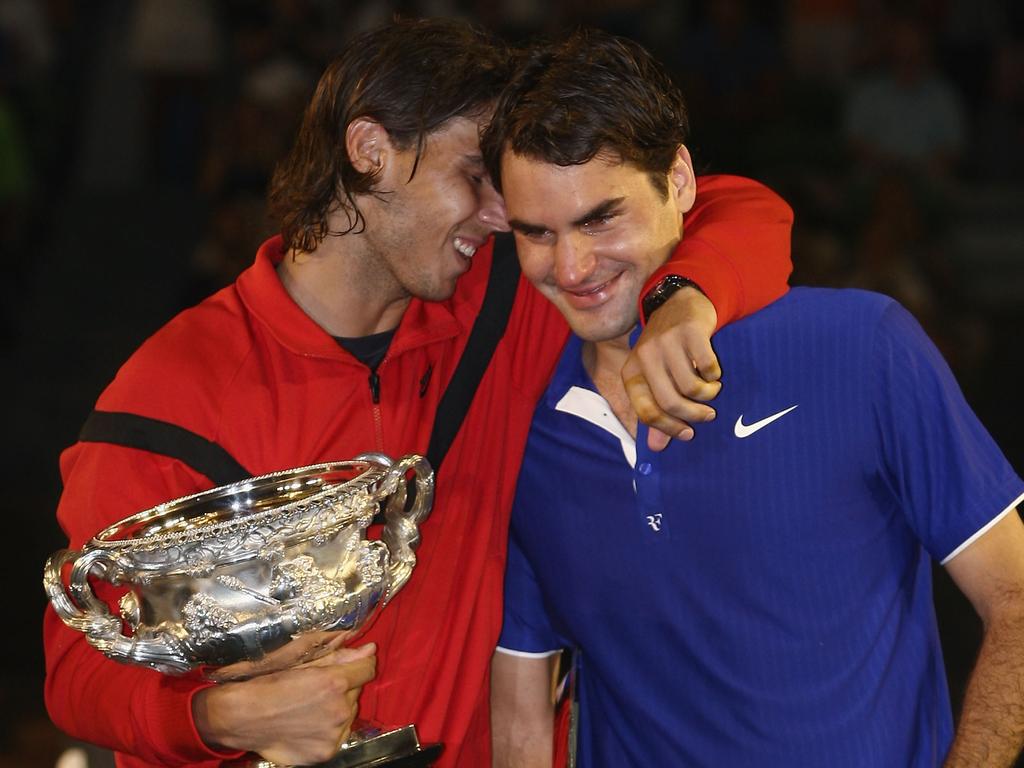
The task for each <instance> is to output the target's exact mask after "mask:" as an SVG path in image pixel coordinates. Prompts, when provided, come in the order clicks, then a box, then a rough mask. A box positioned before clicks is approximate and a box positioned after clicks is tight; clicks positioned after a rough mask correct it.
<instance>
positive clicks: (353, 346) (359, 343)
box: [334, 328, 395, 371]
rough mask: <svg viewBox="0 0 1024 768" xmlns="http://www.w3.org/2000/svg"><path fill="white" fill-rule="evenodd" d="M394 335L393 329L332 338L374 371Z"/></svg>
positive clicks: (385, 353)
mask: <svg viewBox="0 0 1024 768" xmlns="http://www.w3.org/2000/svg"><path fill="white" fill-rule="evenodd" d="M394 337H395V329H394V328H392V329H391V330H390V331H384V332H383V333H371V334H370V335H369V336H352V337H347V336H335V337H334V340H335V341H336V342H338V344H340V345H341V348H342V349H344V350H345V351H346V352H348V353H349V354H350V355H352V357H354V358H355V359H356V360H358V361H359V362H361V363H362V364H363V365H365V366H366V367H367V368H369V369H370V370H371V371H376V370H377V366H378V365H380V363H381V361H382V360H383V359H384V356H385V355H387V353H388V347H390V346H391V339H393V338H394Z"/></svg>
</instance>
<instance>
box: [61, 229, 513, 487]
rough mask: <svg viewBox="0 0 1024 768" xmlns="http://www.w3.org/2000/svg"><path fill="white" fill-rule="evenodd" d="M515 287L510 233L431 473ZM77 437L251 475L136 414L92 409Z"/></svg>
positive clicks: (445, 403)
mask: <svg viewBox="0 0 1024 768" xmlns="http://www.w3.org/2000/svg"><path fill="white" fill-rule="evenodd" d="M518 285H519V261H518V260H517V259H516V255H515V251H514V249H513V243H512V236H511V235H508V234H498V235H496V236H495V238H494V257H493V260H492V264H491V274H490V277H489V278H488V281H487V291H486V293H485V294H484V302H483V306H482V307H481V309H480V314H479V315H478V316H477V319H476V322H474V323H473V330H472V331H470V334H469V340H468V341H467V342H466V349H465V350H464V351H463V353H462V357H461V358H460V359H459V364H458V365H457V366H456V368H455V373H454V374H453V375H452V380H451V381H450V382H449V383H448V388H447V389H445V391H444V394H443V395H442V396H441V402H440V404H439V405H438V407H437V414H436V416H435V417H434V429H433V432H432V433H431V435H430V446H429V447H428V448H427V459H428V460H429V461H430V465H431V466H432V467H434V470H435V472H436V471H437V470H438V468H439V467H440V466H441V462H442V461H444V457H445V455H446V454H447V453H448V448H449V447H450V446H451V444H452V440H454V439H455V435H456V434H458V431H459V427H460V426H461V425H462V422H463V420H464V419H465V417H466V411H468V410H469V404H470V403H471V402H472V401H473V395H474V394H475V393H476V389H477V387H478V386H479V384H480V379H482V378H483V375H484V371H486V370H487V365H488V364H489V363H490V361H491V357H492V356H493V354H494V349H495V347H496V346H497V345H498V341H500V340H501V337H502V335H504V333H505V327H506V326H507V325H508V318H509V314H510V313H511V311H512V303H513V301H514V299H515V295H516V288H517V286H518ZM78 439H79V440H81V441H83V442H92V443H112V444H114V445H121V446H125V447H127V448H138V449H139V450H143V451H149V452H151V453H158V454H161V455H163V456H169V457H171V458H174V459H178V460H179V461H182V462H184V463H185V464H187V465H188V466H190V467H191V468H192V469H194V470H195V471H197V472H200V473H201V474H203V475H206V477H208V478H209V479H210V480H212V481H213V483H214V484H215V485H227V484H228V483H234V482H237V481H238V480H244V479H245V478H247V477H251V476H252V473H251V472H249V471H248V470H247V469H246V468H245V467H243V466H242V465H241V464H239V463H238V461H236V460H235V458H234V457H233V456H232V455H231V454H230V453H228V452H227V451H226V450H224V448H223V447H222V446H220V445H218V444H217V443H215V442H212V441H210V440H207V439H206V438H205V437H202V436H200V435H197V434H196V433H195V432H191V431H189V430H187V429H185V428H184V427H179V426H178V425H177V424H171V423H169V422H166V421H160V420H158V419H151V418H148V417H146V416H138V415H136V414H134V413H124V412H119V411H93V412H92V413H91V414H89V418H87V419H86V420H85V424H84V425H83V426H82V431H81V433H79V435H78Z"/></svg>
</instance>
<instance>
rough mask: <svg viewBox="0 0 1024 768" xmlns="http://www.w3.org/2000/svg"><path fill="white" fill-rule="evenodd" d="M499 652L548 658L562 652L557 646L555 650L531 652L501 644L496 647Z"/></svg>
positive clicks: (523, 656)
mask: <svg viewBox="0 0 1024 768" xmlns="http://www.w3.org/2000/svg"><path fill="white" fill-rule="evenodd" d="M494 650H495V651H497V652H498V653H506V654H508V655H509V656H518V657H519V658H521V659H546V658H547V657H548V656H554V655H555V654H556V653H561V652H562V649H561V648H556V649H555V650H553V651H538V652H536V653H531V652H530V651H516V650H513V649H512V648H502V647H501V646H500V645H499V646H498V647H497V648H495V649H494Z"/></svg>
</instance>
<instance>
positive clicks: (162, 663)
mask: <svg viewBox="0 0 1024 768" xmlns="http://www.w3.org/2000/svg"><path fill="white" fill-rule="evenodd" d="M69 563H70V564H71V576H70V578H69V580H68V586H67V588H65V586H64V580H63V578H62V577H61V572H62V571H63V570H64V566H66V565H68V564H69ZM94 568H99V569H100V574H101V576H102V577H103V578H107V574H108V573H110V572H111V571H112V572H113V573H117V572H118V571H119V570H120V568H119V565H118V563H117V560H116V559H115V558H113V557H111V555H110V554H109V553H107V552H104V551H103V550H92V551H90V552H87V553H85V554H84V555H83V554H82V552H81V551H80V550H73V549H61V550H58V551H57V552H54V553H53V554H52V555H51V556H50V557H49V559H47V561H46V565H45V566H44V567H43V588H44V589H45V590H46V594H47V597H49V598H50V604H51V605H53V609H54V610H55V611H56V612H57V615H58V616H60V618H61V620H62V621H63V622H64V623H65V624H66V625H67V626H69V627H71V628H72V629H76V630H78V631H79V632H82V633H83V634H84V635H85V637H86V640H88V641H89V644H90V645H91V646H93V647H94V648H96V649H97V650H100V651H102V652H103V653H105V654H107V655H108V656H110V657H111V658H113V659H116V660H117V661H124V662H131V663H135V664H146V665H148V666H151V667H155V668H157V669H160V670H161V671H164V672H169V673H182V672H187V671H188V670H189V669H190V668H191V667H192V665H191V664H189V663H188V662H187V661H186V660H185V657H184V656H183V654H182V650H181V647H180V643H179V642H177V641H176V640H175V639H174V638H173V637H172V636H171V635H169V634H168V633H166V632H164V633H155V634H153V635H152V636H151V637H147V638H139V637H128V636H127V635H125V634H124V633H123V632H122V624H121V619H120V618H119V617H117V616H114V615H113V614H112V613H111V612H110V609H109V608H108V607H107V604H106V603H104V602H103V601H102V600H100V599H99V598H98V597H96V593H95V592H93V591H92V587H91V586H90V585H89V573H90V572H91V571H92V570H93V569H94ZM107 580H108V581H109V580H111V579H107Z"/></svg>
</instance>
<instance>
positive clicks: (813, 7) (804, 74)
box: [786, 0, 860, 86]
mask: <svg viewBox="0 0 1024 768" xmlns="http://www.w3.org/2000/svg"><path fill="white" fill-rule="evenodd" d="M787 8H788V14H787V32H786V37H787V39H786V45H787V49H788V54H789V63H790V68H791V72H792V74H793V75H795V76H796V77H797V78H798V79H799V80H801V81H813V82H821V83H824V84H828V85H835V86H839V85H844V84H845V83H846V81H847V80H848V79H849V78H850V75H851V73H852V71H853V68H854V64H855V62H856V60H857V56H858V43H859V42H860V40H859V37H860V36H859V32H860V28H859V24H858V20H859V15H858V11H859V10H860V0H789V2H788V4H787Z"/></svg>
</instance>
